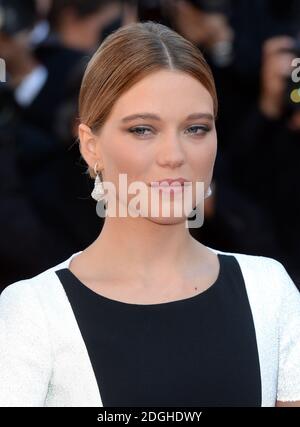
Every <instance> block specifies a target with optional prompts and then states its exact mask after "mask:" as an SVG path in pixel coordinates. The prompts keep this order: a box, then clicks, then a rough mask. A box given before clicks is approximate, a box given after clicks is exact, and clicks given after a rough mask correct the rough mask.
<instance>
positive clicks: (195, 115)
mask: <svg viewBox="0 0 300 427" xmlns="http://www.w3.org/2000/svg"><path fill="white" fill-rule="evenodd" d="M134 119H145V120H146V119H152V120H158V121H160V120H161V118H160V117H159V116H157V115H156V114H153V113H137V114H131V115H130V116H126V117H123V119H122V120H121V122H122V123H126V122H129V121H131V120H134ZM195 119H208V120H211V121H213V120H214V117H213V115H212V114H210V113H193V114H190V115H189V116H187V117H186V119H185V120H195Z"/></svg>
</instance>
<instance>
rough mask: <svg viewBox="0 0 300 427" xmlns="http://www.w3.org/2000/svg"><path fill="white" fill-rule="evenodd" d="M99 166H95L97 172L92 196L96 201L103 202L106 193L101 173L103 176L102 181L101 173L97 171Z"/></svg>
mask: <svg viewBox="0 0 300 427" xmlns="http://www.w3.org/2000/svg"><path fill="white" fill-rule="evenodd" d="M97 165H98V163H96V164H95V166H94V172H95V175H96V178H95V184H94V189H93V191H92V193H91V196H92V198H93V199H94V200H96V201H97V202H99V201H100V200H103V199H104V198H105V197H104V195H105V191H104V187H103V183H102V173H101V172H100V175H101V179H100V176H99V173H98V171H97Z"/></svg>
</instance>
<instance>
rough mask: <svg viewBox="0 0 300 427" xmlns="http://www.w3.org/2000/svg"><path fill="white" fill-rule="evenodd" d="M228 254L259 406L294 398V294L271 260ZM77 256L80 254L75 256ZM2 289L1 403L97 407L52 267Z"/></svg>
mask: <svg viewBox="0 0 300 427" xmlns="http://www.w3.org/2000/svg"><path fill="white" fill-rule="evenodd" d="M208 249H211V250H212V251H214V252H215V253H220V254H225V255H234V256H235V257H236V259H237V260H238V262H239V265H240V267H241V270H242V273H243V276H244V280H245V284H246V289H247V294H248V298H249V302H250V306H251V310H252V315H253V320H254V325H255V332H256V339H257V346H258V353H259V362H260V371H261V381H262V406H274V405H275V403H276V400H282V401H295V400H300V293H299V291H298V290H297V288H296V286H295V285H294V283H293V282H292V280H291V278H290V276H289V275H288V273H287V272H286V270H285V268H284V267H283V265H282V264H281V263H279V262H278V261H276V260H274V259H272V258H267V257H261V256H254V255H245V254H239V253H231V252H222V251H219V250H216V249H212V248H208ZM78 253H79V252H78ZM76 255H77V254H73V255H72V256H71V257H69V258H68V259H67V260H65V261H64V262H62V263H60V264H59V265H56V266H54V267H52V268H50V269H48V270H46V271H44V272H43V273H41V274H39V275H37V276H35V277H33V278H32V279H27V280H22V281H18V282H15V283H13V284H12V285H9V286H8V287H7V288H6V289H5V290H4V291H3V292H2V294H1V297H0V406H103V405H102V400H101V395H100V393H101V390H100V392H99V389H98V385H97V381H96V377H95V375H94V371H93V367H92V365H91V362H90V359H89V356H88V352H87V349H86V346H85V343H84V340H83V338H82V335H81V332H80V330H79V327H78V325H77V322H76V319H75V316H74V313H73V311H72V308H71V305H70V303H69V300H68V298H67V295H66V293H65V291H64V288H63V286H62V284H61V283H60V281H59V279H58V277H57V276H56V274H55V270H58V269H60V268H65V267H68V266H69V263H70V261H71V259H72V258H73V257H74V256H76Z"/></svg>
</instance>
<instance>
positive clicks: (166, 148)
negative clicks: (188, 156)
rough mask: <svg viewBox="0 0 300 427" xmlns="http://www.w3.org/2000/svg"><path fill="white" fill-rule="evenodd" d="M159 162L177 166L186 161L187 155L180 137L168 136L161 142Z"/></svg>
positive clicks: (158, 155)
mask: <svg viewBox="0 0 300 427" xmlns="http://www.w3.org/2000/svg"><path fill="white" fill-rule="evenodd" d="M159 145H160V146H159V150H158V154H157V162H158V163H159V165H160V166H169V167H171V168H176V167H179V166H181V165H182V164H183V163H184V160H185V155H184V152H183V149H182V144H181V141H180V139H179V138H178V137H174V136H173V137H168V138H165V139H164V140H161V141H160V142H159Z"/></svg>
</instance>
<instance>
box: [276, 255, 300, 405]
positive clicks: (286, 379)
mask: <svg viewBox="0 0 300 427" xmlns="http://www.w3.org/2000/svg"><path fill="white" fill-rule="evenodd" d="M278 264H279V266H278V267H279V279H280V286H281V289H282V295H281V309H280V313H279V349H280V352H279V373H278V385H277V400H280V401H296V400H300V292H299V291H298V289H297V287H296V285H295V284H294V282H293V281H292V279H291V277H290V276H289V274H288V273H287V271H286V269H285V268H284V266H283V265H282V264H281V263H278Z"/></svg>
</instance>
